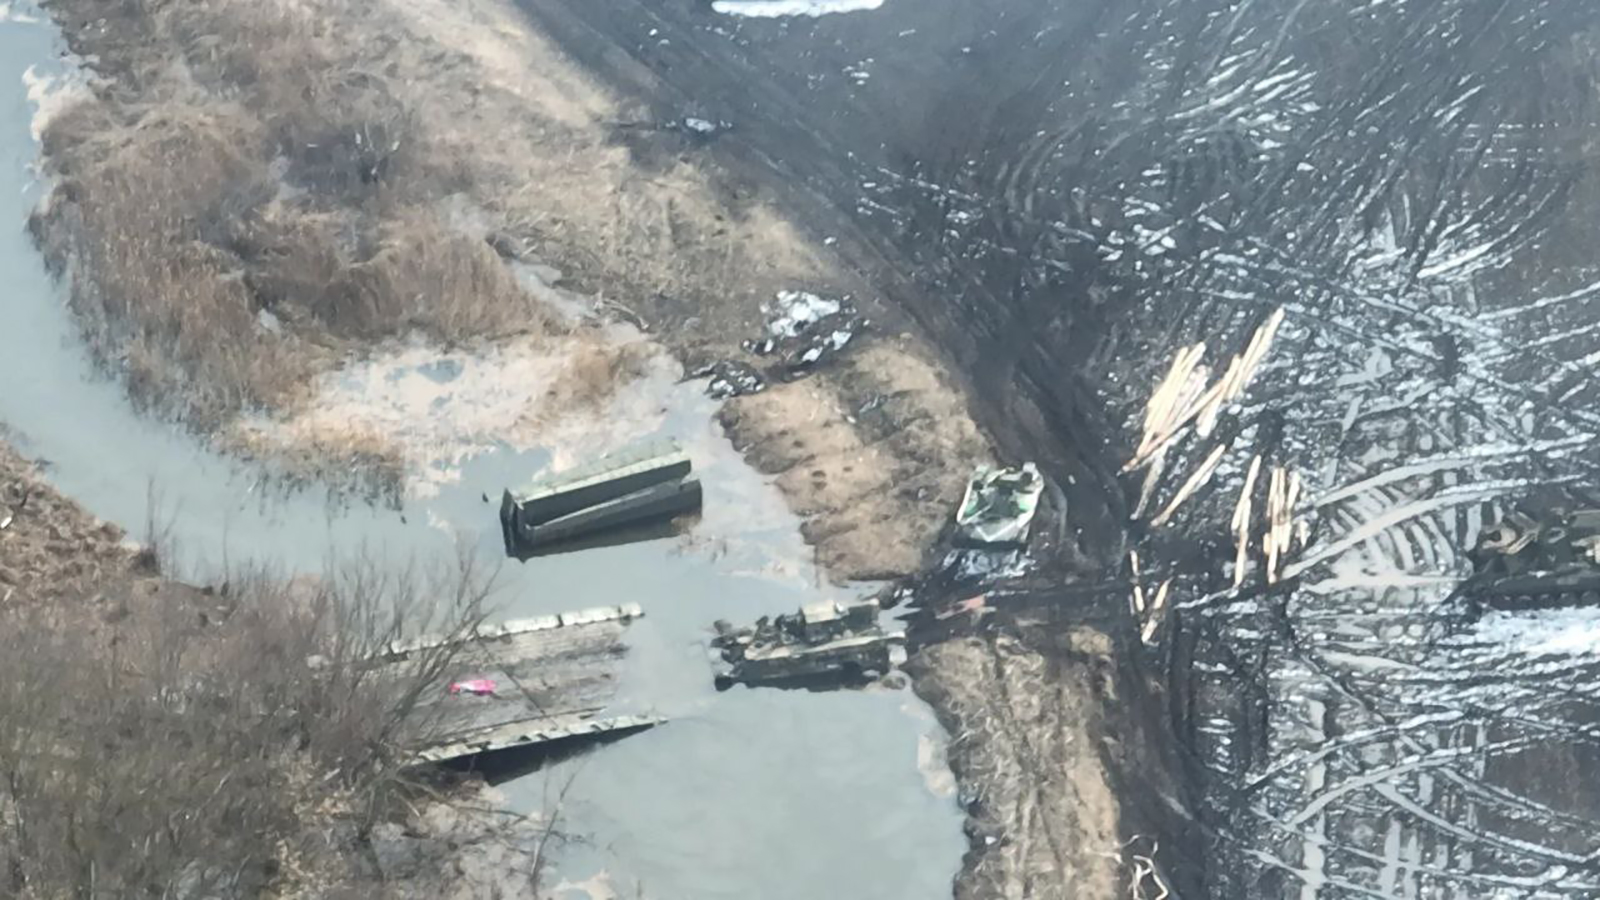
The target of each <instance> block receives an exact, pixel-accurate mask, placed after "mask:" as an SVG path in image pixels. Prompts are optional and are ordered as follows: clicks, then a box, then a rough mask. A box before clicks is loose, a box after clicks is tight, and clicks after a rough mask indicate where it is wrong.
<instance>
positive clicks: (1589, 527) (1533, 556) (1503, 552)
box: [1462, 509, 1600, 610]
mask: <svg viewBox="0 0 1600 900" xmlns="http://www.w3.org/2000/svg"><path fill="white" fill-rule="evenodd" d="M1468 556H1469V558H1470V559H1471V560H1472V564H1473V568H1474V570H1475V571H1474V574H1473V577H1472V578H1470V579H1469V580H1468V581H1467V582H1466V584H1464V585H1462V594H1463V595H1464V596H1466V597H1467V599H1468V600H1470V601H1472V602H1473V603H1474V604H1476V605H1478V606H1480V607H1487V608H1490V609H1507V610H1519V609H1549V608H1553V607H1561V606H1579V605H1586V604H1595V605H1600V509H1579V510H1571V511H1568V510H1561V509H1550V510H1546V511H1542V512H1539V513H1529V512H1526V511H1523V510H1513V511H1512V512H1510V513H1508V514H1507V515H1506V517H1505V518H1504V519H1502V520H1501V521H1500V523H1499V524H1498V525H1496V526H1495V527H1493V528H1490V529H1489V530H1487V531H1486V532H1484V534H1483V536H1482V537H1481V538H1480V539H1479V540H1478V545H1477V546H1476V547H1474V548H1473V549H1472V552H1471V553H1469V554H1468Z"/></svg>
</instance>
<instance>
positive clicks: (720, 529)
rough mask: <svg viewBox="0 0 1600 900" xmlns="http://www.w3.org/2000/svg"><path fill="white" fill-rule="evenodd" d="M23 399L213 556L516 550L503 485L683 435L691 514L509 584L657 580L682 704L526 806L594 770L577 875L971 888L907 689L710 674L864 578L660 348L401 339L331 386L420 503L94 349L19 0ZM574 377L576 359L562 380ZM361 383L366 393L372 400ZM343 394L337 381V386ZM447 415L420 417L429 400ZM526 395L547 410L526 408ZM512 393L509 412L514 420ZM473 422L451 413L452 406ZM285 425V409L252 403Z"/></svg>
mask: <svg viewBox="0 0 1600 900" xmlns="http://www.w3.org/2000/svg"><path fill="white" fill-rule="evenodd" d="M0 10H8V11H9V13H8V14H9V16H10V18H3V17H0V82H3V83H4V84H7V85H10V87H9V88H6V89H5V90H4V91H3V92H0V126H3V131H0V195H3V196H5V197H7V198H11V199H9V200H7V201H6V206H5V209H6V212H5V213H4V214H3V215H0V218H5V219H9V220H10V221H11V222H12V223H13V225H12V227H11V228H9V229H0V267H3V268H4V270H5V271H6V272H7V273H8V275H9V293H8V297H7V301H6V302H5V303H4V304H0V385H4V389H3V390H0V422H3V423H4V424H5V426H6V429H7V435H8V438H9V439H10V440H12V441H13V443H15V444H16V446H17V447H18V448H19V450H21V451H22V452H23V453H25V454H27V455H29V456H31V457H34V458H36V459H40V460H43V461H44V462H45V465H46V472H47V475H48V477H49V478H50V479H51V480H52V481H53V483H55V484H56V485H57V486H58V487H59V488H60V489H61V490H62V491H63V492H65V493H66V494H68V495H70V496H72V497H74V498H75V499H77V500H78V501H80V502H81V503H82V504H83V505H84V506H85V507H87V508H88V509H89V510H90V511H91V512H92V513H94V514H96V515H99V516H101V517H102V518H105V519H108V520H112V521H115V522H118V523H119V524H122V525H124V526H125V527H127V528H128V530H129V531H130V533H132V534H134V535H136V536H137V535H140V534H142V533H144V531H145V527H144V525H145V522H146V519H147V515H148V514H149V509H148V500H149V497H150V489H151V486H152V485H153V486H154V489H155V491H156V493H157V496H158V499H159V508H158V509H157V511H156V512H155V516H156V518H157V519H158V520H159V522H160V523H161V527H162V528H163V530H165V531H166V532H167V533H168V537H169V538H170V540H171V541H172V542H173V545H174V546H175V547H176V548H177V551H176V552H177V559H176V562H177V563H178V565H179V568H180V569H182V570H183V571H185V572H188V573H191V574H193V575H194V576H195V577H205V576H206V575H207V574H209V573H216V572H218V571H220V569H221V567H222V565H223V564H224V562H225V561H226V562H228V563H231V564H239V563H242V562H244V561H246V560H261V561H265V562H269V563H271V564H274V565H277V566H280V567H282V568H284V569H286V570H291V571H316V570H318V569H319V568H320V567H322V566H324V565H325V564H326V563H327V562H328V561H329V560H330V559H332V558H333V557H335V556H336V555H339V554H355V553H364V554H367V555H369V556H371V557H374V558H376V559H378V560H392V561H400V562H404V561H407V560H429V559H448V558H449V557H450V556H451V555H452V554H453V553H454V552H455V550H456V547H457V546H458V544H460V543H462V542H464V543H465V544H466V545H467V546H469V547H470V548H471V549H472V550H473V551H474V552H476V553H477V554H479V555H480V556H481V557H482V558H484V559H485V560H486V561H490V562H493V561H496V560H502V559H503V557H504V553H503V547H502V543H501V536H500V530H499V524H498V520H497V518H496V516H497V505H496V503H486V502H485V501H484V499H483V498H484V496H485V495H487V496H488V497H489V498H490V499H491V500H495V501H497V500H498V495H499V492H500V491H501V490H502V489H503V488H504V487H506V486H508V485H517V484H520V483H522V482H524V481H526V480H528V479H529V478H531V477H533V476H534V475H536V474H538V473H539V472H540V471H541V470H543V469H545V468H546V467H549V466H551V465H561V464H565V463H567V462H569V461H571V460H573V459H576V458H580V457H582V456H585V455H588V454H592V453H594V452H598V451H600V450H602V449H604V448H607V447H610V446H612V445H613V444H614V443H615V442H617V441H619V440H624V439H627V440H631V439H636V438H645V437H649V436H653V435H662V436H671V437H674V438H676V439H678V440H680V441H681V442H683V443H684V444H685V445H686V447H687V448H688V449H689V450H690V452H691V453H692V454H693V455H694V458H695V467H696V469H697V471H699V472H700V477H701V478H702V479H703V482H704V485H705V513H704V515H703V516H702V517H700V518H699V519H698V520H696V521H694V522H693V523H691V524H689V525H688V526H687V528H686V529H685V530H684V531H683V532H682V533H681V534H677V535H671V536H667V537H664V538H660V539H656V540H651V541H646V542H641V543H634V544H629V545H624V546H614V547H603V548H598V549H593V550H589V551H586V552H582V553H574V554H566V555H556V556H545V557H539V558H535V559H532V560H529V561H528V562H525V563H518V562H514V561H506V562H504V563H503V564H502V566H501V569H500V573H499V576H498V581H497V584H498V592H497V594H496V599H497V601H498V603H499V607H500V609H501V610H502V611H503V614H504V615H507V616H523V615H529V614H533V613H545V612H555V611H561V610H568V609H573V608H583V607H588V606H595V605H602V604H613V603H622V602H638V603H640V604H641V605H643V607H644V608H645V610H646V616H645V618H644V619H642V620H640V621H639V622H638V623H636V624H635V625H634V626H633V627H632V629H631V631H630V638H629V639H630V645H631V654H630V658H629V661H628V667H627V670H626V672H625V675H624V684H623V691H622V695H623V697H624V698H625V703H627V704H631V705H632V706H633V707H634V708H636V709H638V710H648V711H651V712H654V713H657V714H660V715H663V716H666V717H668V718H669V719H670V722H669V724H667V725H666V726H664V727H660V728H657V729H655V730H653V731H651V732H647V733H644V734H642V735H637V736H634V737H631V738H628V739H626V740H623V741H620V742H618V743H616V744H613V745H609V746H606V747H604V748H602V749H601V750H600V751H599V752H594V753H590V754H585V755H582V756H579V757H577V758H574V759H572V760H569V761H567V762H563V763H560V764H558V765H556V766H554V767H553V768H551V769H548V770H546V771H542V772H539V773H535V774H533V775H530V776H527V777H525V778H522V779H519V780H515V781H512V782H509V783H507V784H504V785H502V789H503V790H504V792H505V794H506V795H507V796H508V797H509V798H510V802H511V803H512V805H513V806H514V807H515V808H517V809H519V810H526V811H529V812H533V811H537V810H538V809H540V808H542V807H543V806H544V805H545V804H546V803H547V802H548V800H549V799H550V798H551V797H552V796H553V795H554V789H552V788H551V785H552V784H557V785H559V784H561V783H564V782H565V781H566V779H567V778H568V777H569V776H572V777H574V779H575V780H574V781H573V782H572V788H571V790H570V792H569V793H568V794H567V798H566V808H565V809H564V811H563V821H562V827H563V828H564V830H566V831H568V832H570V833H571V834H573V835H575V836H578V837H579V838H580V839H579V840H576V841H574V842H571V843H569V844H565V845H564V846H563V849H562V850H561V851H560V853H559V858H558V859H557V863H556V873H555V875H556V879H555V880H557V881H560V882H561V883H562V885H563V888H562V895H563V896H581V895H583V894H584V893H587V894H588V895H589V896H593V897H603V896H636V895H637V896H645V897H729V898H732V897H739V898H744V897H751V896H759V897H773V898H782V897H794V898H802V897H805V898H810V897H817V896H874V897H907V898H910V897H931V896H943V895H946V894H947V893H948V891H949V884H950V878H951V876H952V873H953V872H954V870H955V869H956V867H957V865H958V863H959V858H960V854H961V851H962V849H963V846H964V843H965V842H964V840H963V838H962V835H961V831H960V814H959V810H958V809H957V807H956V804H955V800H954V798H953V797H951V796H950V795H949V792H948V790H947V789H946V786H945V785H943V784H942V783H941V782H940V781H939V780H938V779H937V777H935V776H936V775H937V772H935V773H934V774H933V775H927V774H925V773H924V771H923V770H922V769H921V768H919V764H925V763H926V758H927V756H928V750H927V747H928V746H929V742H935V743H936V742H937V741H939V740H942V736H941V735H940V733H939V730H938V727H937V725H936V724H935V723H934V722H933V721H932V719H931V717H930V716H929V715H928V714H927V712H926V710H925V708H923V707H922V706H921V705H920V703H918V702H917V701H915V699H914V698H913V697H912V695H911V694H910V693H909V692H908V691H905V690H892V689H886V688H885V689H872V690H864V691H859V692H846V693H838V694H810V693H805V692H785V691H751V690H746V689H735V690H732V691H729V692H726V693H723V694H718V693H716V692H715V691H714V689H713V686H712V681H711V677H710V672H709V668H708V665H707V661H706V656H705V652H706V651H705V647H704V643H703V642H704V639H705V637H706V635H707V628H708V626H709V623H710V622H711V621H712V620H714V619H716V618H727V619H730V620H734V621H740V620H746V619H750V618H754V617H756V616H759V615H762V614H767V613H774V612H778V611H785V610H791V609H793V608H795V607H796V606H798V605H800V604H802V603H804V602H808V601H810V600H814V599H816V598H818V597H821V596H830V595H836V596H846V595H851V594H853V593H855V592H857V591H858V590H859V589H840V588H834V587H831V586H829V585H828V584H827V583H826V581H825V579H824V578H823V577H822V576H821V574H820V573H819V572H818V571H817V570H816V569H815V567H814V566H813V565H812V564H811V554H810V551H809V550H808V548H807V547H806V546H805V544H804V543H803V542H802V540H801V538H800V537H799V532H798V521H797V520H796V519H795V518H794V517H793V516H792V515H791V514H790V513H789V512H788V511H787V510H786V508H785V507H784V505H783V500H782V498H781V496H780V495H779V493H778V492H777V490H776V488H774V487H773V486H772V485H770V484H768V483H766V482H765V481H764V480H763V479H762V478H761V477H759V476H758V475H756V474H755V473H754V472H753V471H752V470H750V469H749V468H748V467H746V466H745V465H744V464H743V462H742V461H741V460H740V458H739V456H738V454H737V453H736V452H735V451H734V450H733V449H732V447H731V446H730V445H729V443H728V441H727V440H726V439H725V438H724V437H723V435H722V434H721V432H720V429H719V427H718V426H717V425H716V424H715V423H714V422H713V420H712V418H711V414H712V412H713V410H714V406H713V404H712V402H711V401H710V400H708V399H706V398H705V397H704V396H703V393H702V385H700V384H698V383H679V382H678V381H677V380H676V376H677V372H676V370H675V369H674V368H673V367H671V366H670V365H669V364H667V363H665V361H652V362H650V363H649V364H648V365H646V366H644V367H643V368H642V369H641V376H640V377H639V378H638V379H637V380H634V381H630V382H628V383H627V384H626V385H625V386H624V387H623V388H622V389H621V390H619V391H618V392H617V393H616V394H615V395H614V396H609V397H605V398H603V399H602V400H600V401H599V402H598V403H597V404H596V405H595V406H593V407H592V408H589V409H587V410H585V412H584V413H583V414H582V415H579V416H577V417H567V416H564V415H558V414H557V413H556V411H553V410H544V411H541V410H540V409H539V408H538V404H537V403H535V404H534V407H532V408H529V407H527V405H526V401H528V398H529V397H531V398H533V400H535V401H537V400H540V399H542V396H543V395H542V394H541V393H540V392H538V391H535V390H529V391H527V392H526V393H519V387H526V386H527V385H529V384H531V383H534V382H539V383H545V382H546V381H549V380H550V379H555V378H557V377H558V376H557V375H556V374H553V373H550V372H544V371H543V370H539V369H538V367H537V364H536V361H537V357H536V355H535V354H533V353H532V352H531V351H528V352H522V351H519V350H517V349H516V348H514V347H505V348H501V349H500V350H496V351H492V352H479V353H439V352H434V351H430V350H428V349H427V348H425V347H421V346H416V345H406V346H398V347H393V348H386V349H385V350H384V351H383V352H380V353H378V354H375V355H374V357H373V358H372V359H371V360H369V361H367V362H366V363H362V364H358V365H354V366H352V367H350V368H349V369H347V370H346V371H345V372H344V373H342V374H341V375H340V376H337V377H334V378H332V379H331V380H330V381H329V382H328V383H327V384H325V385H324V386H323V387H324V388H325V389H326V391H327V393H326V396H325V399H327V400H328V401H329V404H328V405H327V406H326V407H324V409H325V411H328V412H337V416H336V418H334V419H327V418H324V419H321V420H317V419H312V420H308V421H307V422H304V423H300V425H299V426H298V427H301V428H305V429H311V430H316V429H330V428H332V427H333V424H332V423H334V422H336V421H337V422H343V423H345V424H350V423H355V424H356V426H358V427H360V428H362V429H366V430H368V431H371V432H376V433H385V436H386V437H387V438H389V439H391V440H393V441H395V442H397V444H398V446H399V447H400V448H401V452H402V456H403V458H404V460H405V466H406V471H407V473H408V474H407V478H408V482H407V483H408V492H407V499H406V502H405V503H404V505H403V508H402V509H400V510H392V509H379V508H374V507H372V506H368V505H364V504H360V503H347V502H341V501H339V500H337V499H336V498H333V497H330V496H329V495H328V493H327V492H326V491H324V490H322V489H319V488H317V487H315V486H311V487H307V488H304V489H300V490H295V491H290V492H285V491H283V490H282V489H280V488H277V487H274V486H273V485H272V484H271V483H269V482H266V481H263V479H262V477H261V475H260V473H259V472H257V471H254V470H252V469H250V468H248V467H245V466H241V465H239V464H237V463H234V462H232V461H231V460H229V459H228V458H224V457H221V456H218V455H216V454H214V453H211V452H209V451H207V450H205V449H203V448H201V447H200V446H198V445H197V444H196V443H195V442H194V441H192V440H191V439H189V438H188V437H186V436H185V435H183V434H180V433H178V432H176V431H174V430H172V429H170V428H167V427H165V426H162V425H159V424H156V423H154V422H151V421H149V420H147V419H144V418H142V417H140V416H138V415H136V414H135V413H134V412H133V411H132V410H130V409H129V407H128V405H127V403H126V401H125V400H124V397H123V394H122V391H121V389H120V387H119V386H117V385H116V384H115V383H114V382H111V381H109V380H106V379H104V378H101V377H99V376H98V375H96V374H95V373H93V372H92V371H91V370H90V366H89V363H88V361H87V359H86V357H85V355H84V354H83V353H82V352H81V350H80V349H79V345H78V343H77V340H76V337H75V334H74V332H73V328H72V324H71V322H70V321H69V319H68V316H67V313H66V311H65V308H64V306H63V300H62V294H61V291H60V290H59V289H58V288H57V286H55V285H53V284H52V283H51V282H50V280H49V279H48V277H47V275H46V273H45V272H44V270H43V267H42V264H41V263H40V261H39V258H38V254H37V253H36V252H35V251H34V249H33V247H32V246H31V244H30V243H29V240H28V238H27V236H26V234H25V232H24V229H23V224H24V222H25V220H26V216H27V213H28V211H29V209H30V208H31V206H32V204H34V203H35V202H36V201H37V199H38V196H39V190H38V187H37V185H36V184H35V183H34V176H33V171H32V163H33V159H34V157H35V154H36V146H35V144H34V142H33V140H32V138H31V135H30V122H32V121H33V118H34V116H35V114H36V109H35V107H34V106H33V104H31V103H30V101H29V98H28V95H27V93H26V91H25V90H24V76H25V73H30V74H28V76H27V77H28V78H29V79H30V80H31V81H33V82H38V81H39V80H40V79H44V78H47V77H50V76H57V77H59V74H60V73H61V72H63V71H64V68H63V67H62V66H61V64H60V63H58V62H57V60H58V58H59V56H60V53H61V48H60V47H59V46H58V45H57V43H56V41H55V39H54V36H53V32H52V30H51V29H50V28H48V27H47V26H46V25H44V24H42V23H39V22H29V21H26V20H25V18H24V17H22V16H20V15H19V13H20V12H25V11H29V10H23V9H22V8H20V7H17V8H13V5H6V6H0ZM552 383H553V382H552ZM363 398H364V400H363ZM341 404H342V405H341ZM419 413H421V414H424V415H431V416H432V418H431V419H430V421H429V424H428V425H426V426H425V427H424V426H422V425H420V424H418V423H417V421H416V419H415V417H416V416H417V415H418V414H419ZM523 413H527V414H528V415H527V418H526V420H525V421H521V423H520V426H519V424H518V422H519V418H518V417H519V416H521V415H522V414H523ZM507 420H510V421H507ZM446 423H454V424H446ZM255 424H256V425H257V426H259V430H260V432H261V433H262V434H264V435H266V436H267V437H268V438H271V437H272V436H273V429H274V428H279V429H281V428H291V427H292V426H286V425H284V424H283V423H259V422H258V423H255Z"/></svg>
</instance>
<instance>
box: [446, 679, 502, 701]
mask: <svg viewBox="0 0 1600 900" xmlns="http://www.w3.org/2000/svg"><path fill="white" fill-rule="evenodd" d="M450 693H452V694H460V693H468V694H476V695H477V696H479V697H485V696H489V695H492V694H493V693H494V679H493V678H469V679H467V680H466V681H455V682H451V684H450Z"/></svg>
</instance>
